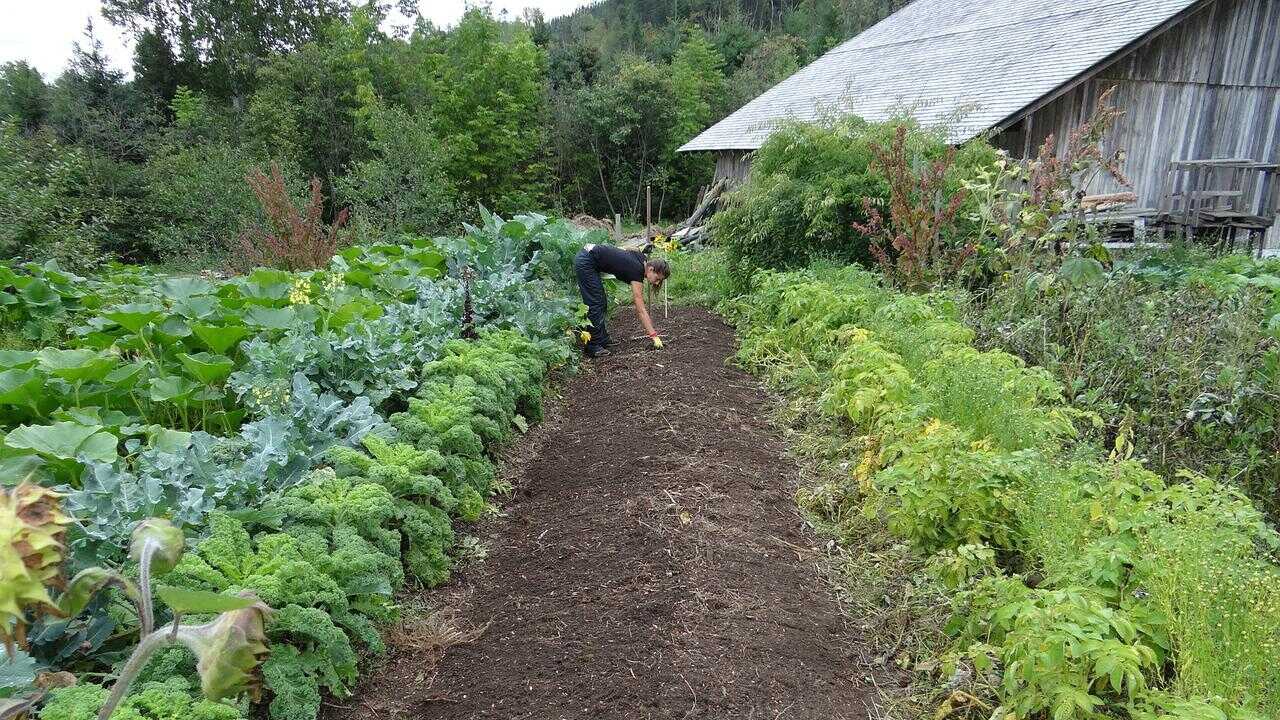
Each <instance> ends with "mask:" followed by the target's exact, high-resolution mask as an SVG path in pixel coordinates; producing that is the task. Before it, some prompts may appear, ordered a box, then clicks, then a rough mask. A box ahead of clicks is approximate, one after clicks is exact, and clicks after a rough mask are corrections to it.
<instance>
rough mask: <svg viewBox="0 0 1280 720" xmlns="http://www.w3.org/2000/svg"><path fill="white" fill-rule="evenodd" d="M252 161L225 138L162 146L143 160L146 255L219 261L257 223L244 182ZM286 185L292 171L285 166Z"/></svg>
mask: <svg viewBox="0 0 1280 720" xmlns="http://www.w3.org/2000/svg"><path fill="white" fill-rule="evenodd" d="M255 162H256V159H255V158H254V157H253V156H252V155H251V154H250V153H249V152H248V150H246V149H244V148H241V147H236V146H234V145H231V144H228V143H225V142H207V143H197V144H191V145H181V144H173V145H167V144H166V145H164V146H162V147H161V148H159V149H158V150H157V152H156V153H155V154H154V155H152V156H151V158H150V159H148V161H147V164H146V169H145V173H146V178H147V184H148V187H149V188H150V190H149V192H148V203H149V206H150V212H151V214H152V215H153V216H154V217H155V218H156V220H157V222H156V224H155V226H154V227H153V228H152V230H151V231H150V232H149V233H148V235H147V250H148V252H149V254H150V255H151V256H152V257H154V258H155V259H157V260H160V261H161V262H164V263H176V264H182V265H192V266H195V267H213V266H218V265H222V264H225V262H226V261H227V257H226V256H227V251H228V249H229V248H230V247H231V246H232V242H231V241H232V240H233V239H234V238H237V237H239V236H240V235H242V234H244V233H245V232H246V231H248V230H249V228H250V227H251V226H252V225H253V224H254V223H255V222H258V221H259V219H260V215H261V209H260V206H259V204H258V201H257V199H256V198H255V197H254V193H253V190H252V189H251V188H250V187H249V185H248V184H246V183H245V177H246V176H248V174H249V173H250V171H251V170H252V169H253V167H254V163H255ZM283 174H284V176H285V178H287V179H288V180H289V182H288V185H289V186H291V187H296V186H297V183H295V182H294V181H293V179H294V178H295V177H297V170H296V169H293V168H292V167H290V166H288V165H286V166H285V169H284V171H283Z"/></svg>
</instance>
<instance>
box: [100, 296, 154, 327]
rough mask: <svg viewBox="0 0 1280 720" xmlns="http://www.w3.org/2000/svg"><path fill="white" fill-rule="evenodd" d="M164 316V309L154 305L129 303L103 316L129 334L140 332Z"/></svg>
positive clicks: (116, 307)
mask: <svg viewBox="0 0 1280 720" xmlns="http://www.w3.org/2000/svg"><path fill="white" fill-rule="evenodd" d="M163 315H164V309H163V308H161V307H160V306H159V305H156V304H154V303H128V304H125V305H117V306H115V307H113V308H110V309H108V310H107V311H106V312H104V313H102V316H103V317H105V318H107V319H108V320H110V321H112V322H114V323H116V324H117V325H119V326H120V327H122V328H124V329H125V330H128V331H129V332H135V333H136V332H138V331H139V330H141V329H142V328H144V327H146V326H147V325H148V324H150V323H152V322H155V321H156V320H158V319H159V318H160V317H161V316H163Z"/></svg>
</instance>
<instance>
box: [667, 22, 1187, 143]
mask: <svg viewBox="0 0 1280 720" xmlns="http://www.w3.org/2000/svg"><path fill="white" fill-rule="evenodd" d="M1202 3H1203V0H1078V1H1077V2H1071V3H1064V2H1062V0H916V1H915V2H913V3H912V4H910V5H908V6H906V7H904V8H903V9H901V10H899V11H898V12H896V13H894V14H893V15H891V16H889V17H887V18H885V19H884V20H882V21H880V22H879V23H877V24H876V25H875V26H873V27H871V28H869V29H867V30H866V31H865V32H863V33H862V34H860V35H858V36H857V37H855V38H853V39H851V40H849V41H847V42H845V43H844V44H842V45H839V46H837V47H835V48H833V49H832V50H831V51H830V52H828V53H827V54H825V55H823V56H822V57H820V58H818V59H817V60H815V61H814V62H813V63H811V64H809V65H808V66H806V67H805V68H803V69H802V70H800V71H799V72H797V73H796V74H795V75H792V76H791V77H790V78H788V79H786V80H784V81H782V82H781V83H779V84H778V85H776V86H774V87H773V88H771V89H770V90H768V91H766V92H765V93H764V94H763V95H761V96H760V97H757V98H756V99H755V100H752V101H751V102H749V103H747V104H746V105H744V106H743V107H742V108H741V109H739V110H738V111H737V112H735V113H733V114H731V115H729V116H728V117H726V118H725V119H724V120H721V121H720V122H718V123H716V124H715V125H713V126H711V127H710V128H708V129H707V130H706V131H705V132H703V133H702V134H701V135H699V136H697V137H696V138H694V139H693V140H691V141H689V142H688V143H686V144H685V145H684V146H683V147H681V148H680V150H681V151H682V152H688V151H694V150H754V149H756V148H758V147H760V145H761V144H763V143H764V140H765V138H767V137H768V136H769V133H770V132H771V131H772V128H773V126H774V125H776V123H777V122H779V121H782V120H787V119H795V120H803V121H811V120H816V119H818V118H819V117H821V116H822V115H823V114H824V113H826V112H833V111H834V112H839V113H842V114H843V113H851V114H855V115H859V116H861V117H864V118H866V119H868V120H883V119H885V118H888V117H891V116H893V115H894V114H900V113H902V112H903V111H904V110H905V111H909V112H910V113H911V114H912V115H913V116H914V117H916V118H917V119H918V120H920V122H922V123H923V124H925V125H928V126H943V127H946V128H947V132H948V135H949V137H950V139H951V141H952V142H957V143H958V142H963V141H965V140H968V139H970V138H972V137H974V136H975V135H978V134H980V133H982V132H984V131H986V130H988V129H989V128H992V127H994V126H996V125H999V124H1001V123H1002V122H1004V121H1006V120H1007V119H1009V118H1011V117H1012V116H1016V115H1017V114H1019V113H1020V112H1021V111H1023V110H1024V109H1026V108H1027V107H1028V106H1030V105H1033V104H1035V103H1036V102H1037V101H1038V100H1040V99H1041V98H1044V97H1045V96H1047V95H1050V94H1052V93H1054V91H1055V90H1058V89H1059V88H1061V87H1063V86H1065V85H1068V84H1069V83H1071V82H1072V81H1073V80H1074V79H1076V78H1078V77H1081V76H1087V75H1088V74H1089V72H1090V70H1092V69H1094V68H1100V67H1101V66H1104V65H1106V64H1107V61H1109V60H1111V59H1112V58H1114V57H1115V56H1117V54H1121V53H1122V52H1123V51H1125V50H1127V49H1129V48H1131V47H1133V46H1134V45H1135V44H1137V43H1139V42H1141V41H1144V40H1145V39H1147V38H1148V37H1149V36H1151V35H1152V34H1155V33H1157V32H1159V31H1160V30H1162V29H1164V28H1166V27H1168V26H1169V25H1170V24H1171V23H1172V22H1174V21H1176V20H1178V19H1180V18H1181V17H1183V16H1184V15H1185V14H1186V13H1188V12H1190V11H1192V10H1193V9H1196V8H1197V7H1199V6H1200V5H1201V4H1202Z"/></svg>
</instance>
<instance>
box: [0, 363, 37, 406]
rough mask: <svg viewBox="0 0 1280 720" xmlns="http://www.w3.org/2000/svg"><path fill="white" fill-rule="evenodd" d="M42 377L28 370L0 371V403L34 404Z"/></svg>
mask: <svg viewBox="0 0 1280 720" xmlns="http://www.w3.org/2000/svg"><path fill="white" fill-rule="evenodd" d="M43 388H44V377H42V376H41V375H40V374H39V373H34V372H32V371H30V370H5V371H4V372H0V405H34V404H35V401H36V399H37V397H38V395H39V394H40V392H41V390H42V389H43Z"/></svg>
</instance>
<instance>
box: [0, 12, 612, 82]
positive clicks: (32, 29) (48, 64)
mask: <svg viewBox="0 0 1280 720" xmlns="http://www.w3.org/2000/svg"><path fill="white" fill-rule="evenodd" d="M587 1H588V0H493V2H492V3H490V4H492V6H493V10H494V12H495V13H497V12H500V11H502V10H507V11H508V12H510V13H511V14H512V15H517V14H519V13H520V11H521V10H523V9H524V8H526V7H536V8H540V9H541V10H542V12H543V13H545V14H546V16H547V18H553V17H556V16H558V15H563V14H565V13H567V12H571V11H572V10H573V9H574V8H577V7H580V6H582V5H586V4H587ZM99 4H100V3H99V0H0V18H4V22H3V23H0V63H4V62H9V61H10V60H26V61H28V62H30V63H32V64H33V65H35V66H36V67H37V68H38V69H39V70H40V72H42V73H43V74H44V76H45V79H47V80H53V79H54V78H55V77H56V76H57V75H58V74H59V73H61V72H62V70H63V68H65V67H66V65H67V59H68V58H69V57H70V56H71V43H73V42H75V41H77V40H80V39H81V37H82V34H83V33H84V24H85V21H86V20H88V19H89V18H90V17H92V18H93V22H94V25H95V26H96V27H97V29H98V37H99V39H100V40H102V46H103V50H105V51H106V53H107V56H108V57H110V58H111V61H112V64H113V65H115V66H116V67H118V68H120V69H123V70H125V71H128V70H129V68H130V66H131V65H132V64H133V47H132V43H131V42H129V40H128V38H126V37H124V36H123V35H122V34H121V33H120V31H118V30H117V29H116V28H115V27H113V26H112V25H110V24H109V23H108V22H107V21H105V20H103V19H102V17H101V16H100V15H99V14H98V7H99ZM474 4H477V3H475V2H471V1H468V0H419V2H418V6H419V7H420V8H422V14H423V15H424V16H425V17H427V18H428V19H430V20H431V21H432V22H434V23H435V24H436V25H441V26H444V25H452V24H453V23H455V22H457V21H458V18H460V17H462V13H463V11H464V10H465V9H466V7H467V6H468V5H474Z"/></svg>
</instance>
